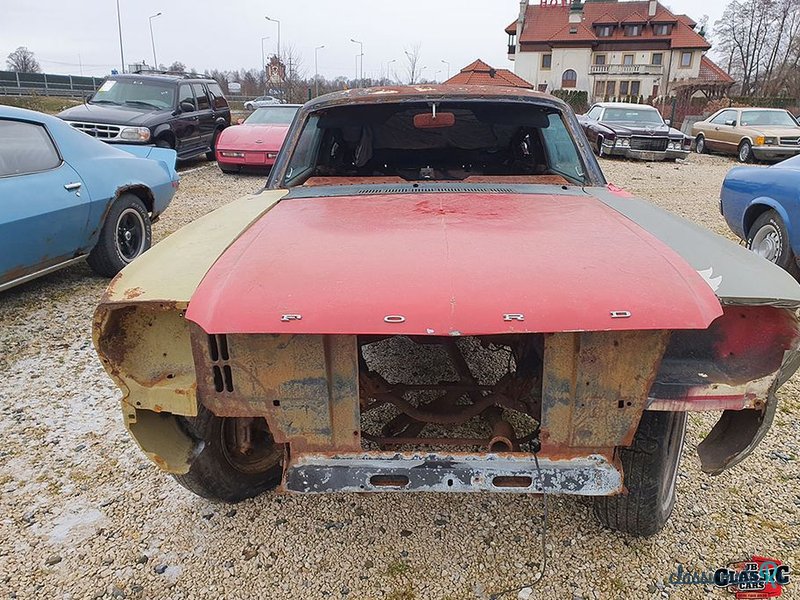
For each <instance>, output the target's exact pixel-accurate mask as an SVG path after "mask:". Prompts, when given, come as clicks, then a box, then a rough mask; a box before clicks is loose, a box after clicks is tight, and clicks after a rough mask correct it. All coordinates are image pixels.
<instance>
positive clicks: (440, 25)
mask: <svg viewBox="0 0 800 600" xmlns="http://www.w3.org/2000/svg"><path fill="white" fill-rule="evenodd" d="M532 1H533V2H536V1H538V0H532ZM726 2H727V0H703V1H702V2H698V0H667V1H666V2H663V4H665V5H666V6H668V7H669V8H671V9H672V10H673V12H676V13H686V14H688V15H689V16H691V17H692V18H693V19H695V20H699V19H700V17H701V16H702V15H703V14H707V15H709V17H710V22H711V23H712V24H713V22H714V21H715V20H716V19H718V18H719V17H720V15H721V13H722V10H723V9H724V6H725V4H726ZM120 7H121V13H122V35H123V47H124V51H125V62H126V64H128V63H132V62H138V61H141V60H146V61H147V62H148V63H150V64H151V63H152V61H153V51H152V48H151V45H150V30H149V27H148V17H149V16H150V15H154V14H156V13H158V12H161V13H162V15H161V16H160V17H157V18H155V19H153V30H154V33H155V41H156V52H157V56H158V61H159V62H160V63H164V64H167V65H168V64H170V63H171V62H173V61H176V60H177V61H181V62H183V63H184V64H186V65H187V67H194V68H196V69H197V70H198V71H203V70H206V69H214V68H217V69H222V70H226V69H239V68H243V67H244V68H252V67H260V66H261V38H262V37H263V36H270V39H268V40H266V41H265V42H264V45H265V49H266V51H267V52H274V51H275V49H276V47H277V41H278V35H277V25H276V24H275V23H271V22H269V21H267V20H266V19H264V17H265V16H270V17H272V18H274V19H279V20H280V21H281V45H282V46H283V47H284V48H285V47H286V46H287V45H289V44H291V45H292V46H294V47H295V49H296V50H297V52H298V53H299V54H300V56H301V59H302V62H303V70H304V71H305V74H306V75H313V73H314V47H315V46H321V45H325V48H324V49H322V50H320V51H319V72H320V74H321V75H324V76H325V77H328V78H332V77H335V76H337V75H346V76H348V77H353V76H354V74H355V60H356V59H355V56H356V54H357V53H358V46H357V45H356V44H354V43H352V42H350V39H351V38H355V39H358V40H361V41H362V42H363V43H364V55H365V56H364V75H365V76H375V77H377V76H379V75H380V74H381V73H382V72H386V69H387V67H386V64H387V62H388V61H391V60H396V61H397V62H395V63H394V64H392V65H391V67H390V69H391V70H395V71H396V73H397V75H398V76H399V77H401V78H402V77H404V73H405V57H404V54H403V51H404V48H408V47H409V46H411V45H413V44H415V43H417V42H419V43H420V44H421V63H420V64H421V65H422V66H425V67H426V70H425V71H424V72H423V76H424V77H425V78H428V79H434V78H435V79H437V80H443V79H445V78H446V74H447V65H445V64H444V63H443V62H442V60H446V61H449V62H450V69H451V74H453V73H455V72H457V71H458V70H459V69H461V68H462V67H464V66H465V65H467V64H469V63H470V62H472V61H473V60H475V59H476V58H481V59H483V60H484V61H486V62H488V63H489V64H491V65H492V66H495V67H498V68H502V67H505V68H512V69H513V66H512V63H511V62H509V61H508V59H507V56H506V35H505V33H504V32H503V29H504V28H505V26H506V25H508V24H509V23H510V22H511V21H513V20H514V19H515V18H516V15H517V11H518V7H519V4H518V2H517V0H394V1H393V2H386V1H385V0H338V1H332V0H329V1H327V2H321V1H319V0H306V1H305V2H300V1H294V2H289V1H277V0H228V1H227V2H212V1H211V0H120ZM0 15H2V16H0V58H2V59H3V60H0V69H5V60H4V59H5V57H6V56H7V55H8V53H9V52H11V51H12V50H14V49H15V48H16V47H17V46H27V47H28V48H29V49H30V50H32V51H33V52H34V53H35V54H36V57H37V58H38V60H39V62H40V64H41V66H42V70H44V71H45V72H48V73H70V74H75V75H78V74H80V71H81V65H80V64H79V63H82V70H83V73H84V74H86V75H104V74H107V73H108V72H109V70H110V69H112V68H117V69H118V68H119V64H120V56H119V39H118V34H117V17H116V2H115V0H74V1H72V2H64V0H37V1H35V2H34V1H32V0H0Z"/></svg>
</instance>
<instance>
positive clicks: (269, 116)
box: [244, 106, 299, 125]
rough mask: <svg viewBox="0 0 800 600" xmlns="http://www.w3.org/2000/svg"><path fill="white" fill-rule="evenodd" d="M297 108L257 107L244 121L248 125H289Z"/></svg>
mask: <svg viewBox="0 0 800 600" xmlns="http://www.w3.org/2000/svg"><path fill="white" fill-rule="evenodd" d="M298 108H299V107H297V106H270V107H269V108H257V109H256V110H255V112H254V113H253V114H252V115H250V116H249V117H247V119H245V121H244V122H245V123H247V124H248V125H291V124H292V120H293V119H294V116H295V114H297V109H298Z"/></svg>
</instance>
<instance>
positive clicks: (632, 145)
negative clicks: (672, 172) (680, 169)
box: [578, 102, 692, 160]
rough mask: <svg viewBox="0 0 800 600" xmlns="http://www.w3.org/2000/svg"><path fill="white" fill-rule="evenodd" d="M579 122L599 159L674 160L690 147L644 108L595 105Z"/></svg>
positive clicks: (684, 138) (655, 113)
mask: <svg viewBox="0 0 800 600" xmlns="http://www.w3.org/2000/svg"><path fill="white" fill-rule="evenodd" d="M578 121H579V122H580V124H581V127H582V128H583V131H584V133H585V134H586V137H587V138H588V139H589V142H590V143H591V144H592V147H593V148H594V151H595V152H596V153H597V155H598V156H624V157H626V158H637V159H640V160H677V159H684V158H686V157H687V156H688V155H689V150H690V149H691V145H692V140H691V138H689V137H687V136H685V135H683V133H681V132H680V131H678V130H677V129H674V128H672V127H670V123H669V121H665V120H664V119H663V118H662V117H661V114H660V113H659V112H658V110H656V109H655V108H654V107H652V106H649V105H647V104H629V103H626V102H598V103H597V104H595V105H594V106H592V107H591V108H590V109H589V112H587V113H586V114H585V115H581V116H579V117H578Z"/></svg>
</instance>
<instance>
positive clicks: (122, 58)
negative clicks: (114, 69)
mask: <svg viewBox="0 0 800 600" xmlns="http://www.w3.org/2000/svg"><path fill="white" fill-rule="evenodd" d="M117 29H118V30H119V61H120V62H121V63H122V72H123V73H124V72H125V54H124V53H123V52H122V17H120V15H119V0H117Z"/></svg>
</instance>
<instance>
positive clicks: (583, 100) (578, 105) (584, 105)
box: [551, 90, 589, 113]
mask: <svg viewBox="0 0 800 600" xmlns="http://www.w3.org/2000/svg"><path fill="white" fill-rule="evenodd" d="M551 93H552V94H553V96H555V97H556V98H561V99H562V100H563V101H564V102H566V103H567V104H569V105H570V106H571V107H572V110H574V111H575V112H576V113H584V112H586V111H587V110H588V109H589V93H588V92H584V91H583V90H553V91H552V92H551Z"/></svg>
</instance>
